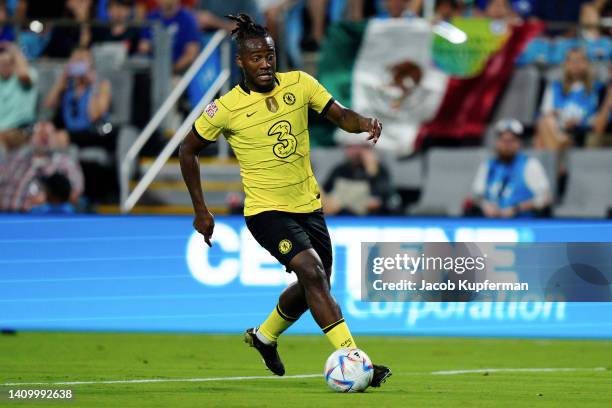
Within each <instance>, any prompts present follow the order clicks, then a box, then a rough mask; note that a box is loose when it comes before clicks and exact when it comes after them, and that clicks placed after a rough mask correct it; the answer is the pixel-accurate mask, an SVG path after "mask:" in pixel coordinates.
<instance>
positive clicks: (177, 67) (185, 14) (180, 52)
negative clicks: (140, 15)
mask: <svg viewBox="0 0 612 408" xmlns="http://www.w3.org/2000/svg"><path fill="white" fill-rule="evenodd" d="M157 3H158V4H159V10H157V11H154V12H152V13H151V14H150V15H149V21H151V22H156V21H159V22H161V24H162V25H163V26H164V27H165V28H166V29H167V30H168V31H171V32H174V36H173V44H172V63H173V64H174V65H173V71H174V73H175V74H181V73H182V72H184V71H185V70H186V69H187V68H189V66H190V65H191V63H192V62H193V61H194V60H195V59H196V57H197V56H198V53H199V51H200V43H201V38H200V33H199V31H198V24H197V22H196V19H195V17H194V16H193V14H192V13H191V12H190V11H188V10H187V9H185V8H183V7H182V6H181V3H180V0H157ZM151 40H152V33H151V30H150V29H147V30H145V31H144V34H143V38H142V40H141V41H140V46H139V50H140V52H141V53H143V54H149V53H150V52H151Z"/></svg>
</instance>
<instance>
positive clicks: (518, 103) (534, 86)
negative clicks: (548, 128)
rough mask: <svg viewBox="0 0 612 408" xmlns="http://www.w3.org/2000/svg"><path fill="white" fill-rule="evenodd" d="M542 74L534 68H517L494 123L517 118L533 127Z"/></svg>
mask: <svg viewBox="0 0 612 408" xmlns="http://www.w3.org/2000/svg"><path fill="white" fill-rule="evenodd" d="M539 87H540V74H539V72H538V69H537V68H536V67H534V66H527V67H522V68H517V69H516V70H515V71H514V74H513V75H512V79H511V80H510V83H509V84H508V86H507V88H506V91H505V93H504V95H503V97H502V100H501V101H500V102H499V106H498V107H497V109H496V112H495V115H494V118H493V122H496V121H497V120H499V119H502V118H515V119H517V120H519V121H520V122H521V123H522V124H523V125H524V126H532V125H533V123H534V118H535V112H536V110H537V103H538V93H539Z"/></svg>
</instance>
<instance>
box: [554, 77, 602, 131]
mask: <svg viewBox="0 0 612 408" xmlns="http://www.w3.org/2000/svg"><path fill="white" fill-rule="evenodd" d="M601 87H602V84H601V83H598V82H596V83H594V84H593V89H592V90H591V91H590V92H589V91H588V90H587V89H586V87H584V86H582V87H572V89H570V90H569V92H568V93H564V92H563V83H562V82H561V81H554V82H553V83H552V84H551V85H550V91H549V92H551V93H552V95H551V96H552V109H553V110H555V111H559V114H560V117H561V120H562V121H565V120H569V119H574V120H578V126H580V127H581V128H583V129H586V128H589V127H590V122H591V119H592V118H593V116H594V115H595V113H597V106H598V104H599V94H600V92H601Z"/></svg>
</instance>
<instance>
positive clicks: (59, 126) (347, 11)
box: [0, 0, 612, 216]
mask: <svg viewBox="0 0 612 408" xmlns="http://www.w3.org/2000/svg"><path fill="white" fill-rule="evenodd" d="M426 3H427V2H426V1H424V0H302V1H300V0H232V1H227V0H45V1H34V0H0V100H1V101H2V103H1V104H0V211H15V212H28V211H35V212H51V213H72V212H74V211H79V210H83V209H84V208H87V207H88V205H90V204H91V203H92V202H93V203H95V202H104V201H105V200H106V201H110V202H116V200H117V196H116V194H114V195H113V194H111V195H110V196H104V195H102V196H100V195H96V194H94V193H88V191H89V192H92V191H95V190H100V189H101V188H102V189H103V188H104V186H103V184H100V185H99V184H98V183H99V182H100V179H99V178H96V171H95V170H92V169H91V166H89V164H87V163H83V161H82V160H81V158H80V157H79V155H78V154H77V152H78V149H79V148H84V147H89V146H96V147H99V148H102V149H104V150H106V151H108V152H111V153H112V152H113V151H114V150H115V149H116V144H117V142H116V139H117V129H116V128H113V126H111V125H110V115H111V114H112V104H111V100H112V95H113V92H114V90H113V89H112V86H111V84H110V82H109V81H108V80H106V79H104V78H102V77H101V76H100V75H98V72H97V70H96V66H95V63H94V58H93V57H92V53H91V47H92V46H93V45H95V44H103V43H104V44H105V43H109V42H110V43H116V44H121V45H122V46H123V47H124V48H125V50H126V53H127V54H128V55H129V56H138V57H142V58H148V57H149V56H150V55H151V53H152V52H153V46H152V40H153V39H152V32H151V28H150V25H148V24H150V23H152V22H158V23H161V25H162V26H163V27H165V28H166V29H167V30H169V31H171V32H172V33H173V36H172V52H171V58H172V70H173V72H174V73H175V74H177V75H180V74H181V73H183V72H184V71H185V70H186V69H187V68H189V66H190V65H191V64H192V62H193V61H194V60H195V58H196V57H197V55H198V53H199V52H200V50H201V48H202V44H203V39H202V35H203V33H206V32H212V31H215V30H219V29H222V30H231V29H232V28H233V24H232V23H231V22H230V21H229V20H228V19H226V18H225V17H224V16H225V15H227V14H232V13H238V12H246V13H249V14H251V15H253V16H256V18H257V19H258V20H259V21H262V22H264V23H265V24H266V25H267V27H268V28H269V29H270V31H271V33H272V35H273V36H274V37H275V38H276V39H282V37H283V36H285V34H286V33H287V31H288V30H291V31H292V32H294V31H295V32H297V33H299V35H298V36H297V37H295V38H297V41H289V40H287V41H282V42H281V41H279V44H283V47H285V48H284V49H282V52H285V53H286V54H287V55H288V57H289V58H288V61H289V66H290V67H298V68H299V67H300V64H301V57H300V55H302V54H303V53H304V52H316V51H317V50H318V49H319V47H320V45H321V43H322V41H323V40H324V38H325V32H326V29H327V27H328V26H329V25H330V24H333V23H334V22H338V21H342V20H350V21H360V20H363V19H368V18H385V19H386V18H413V17H415V16H423V15H424V13H425V7H426V6H427V5H426ZM433 13H434V19H435V20H449V19H452V18H453V17H460V16H463V17H480V16H482V17H487V18H491V19H496V20H499V19H503V20H507V21H520V20H528V19H540V20H543V21H546V22H547V23H548V26H547V30H546V32H545V33H544V35H542V36H541V37H539V38H536V39H535V40H533V41H532V42H531V43H530V44H529V45H528V46H527V48H526V50H525V51H524V53H523V55H522V56H521V57H520V59H519V61H518V62H517V63H518V64H520V65H525V64H541V65H548V66H551V65H552V66H554V65H559V66H561V67H562V68H561V69H562V75H561V78H559V79H554V80H551V81H549V83H547V85H546V90H545V93H544V96H543V98H542V99H543V101H542V105H541V108H540V113H539V120H538V122H537V126H536V128H535V129H533V131H531V130H530V131H529V132H528V131H526V130H525V129H523V128H522V126H521V124H520V123H516V121H512V120H509V121H505V122H504V123H500V124H499V128H496V129H497V130H496V135H497V138H498V139H497V140H496V145H495V146H496V154H497V157H498V159H499V160H498V161H499V163H496V162H490V163H488V164H483V167H482V168H481V170H480V171H479V172H478V176H477V180H475V184H474V194H473V196H474V197H473V198H474V206H473V208H474V210H473V211H476V212H480V213H481V214H484V215H486V216H516V215H520V214H523V215H525V214H533V213H534V211H537V210H541V209H543V208H545V207H546V206H547V205H549V204H550V193H549V192H548V191H546V190H547V188H549V187H548V183H536V184H537V185H534V184H533V182H532V180H525V182H524V183H523V188H524V189H525V190H526V191H527V190H533V191H532V193H533V194H532V195H530V196H529V197H530V199H529V200H523V201H522V202H518V204H517V201H516V199H515V200H510V201H508V199H507V198H506V201H503V199H501V198H502V197H503V196H504V186H503V185H504V180H506V182H505V183H506V184H508V181H507V180H508V178H509V177H510V176H508V174H510V173H512V172H523V171H524V169H525V168H527V169H528V171H527V173H529V174H532V173H533V174H536V176H533V177H536V178H539V179H541V178H542V177H544V176H542V175H541V172H540V170H541V169H539V167H538V164H537V163H536V164H534V162H533V160H531V159H529V158H528V157H523V156H522V155H521V153H520V151H521V148H522V146H523V145H524V144H530V145H533V147H535V148H539V149H547V150H551V151H554V152H557V153H558V154H559V155H560V157H563V154H564V152H565V151H567V150H568V149H571V148H572V147H573V146H605V145H608V144H609V142H610V141H609V136H610V132H611V128H612V126H611V125H612V87H611V86H610V84H609V83H602V82H600V81H599V80H598V78H596V77H595V76H594V74H593V64H594V63H596V64H602V63H607V62H608V61H609V60H610V57H611V54H612V45H611V42H610V41H611V40H610V34H611V30H610V25H607V26H605V25H602V19H605V18H610V17H612V1H609V0H593V1H586V0H564V1H560V0H437V1H436V2H435V7H434V9H433ZM577 23H580V25H577ZM288 38H294V37H293V36H288ZM45 59H55V60H57V59H60V60H62V61H65V65H64V69H63V72H62V74H61V75H59V76H58V79H57V80H56V81H55V83H54V84H53V86H52V87H51V89H50V90H49V92H48V93H46V94H45V95H39V93H38V91H37V83H38V81H39V78H38V76H37V72H36V70H35V69H33V67H32V64H31V62H32V61H41V60H45ZM40 106H43V107H44V108H45V109H48V110H50V111H52V112H53V115H52V117H50V118H41V117H40V115H38V111H39V107H40ZM509 119H511V118H509ZM509 152H510V153H509ZM516 157H519V158H520V161H521V164H520V165H516V163H515V161H514V159H515V158H516ZM513 163H515V164H513ZM560 163H561V164H560V166H559V177H563V176H564V175H565V174H566V172H567V169H566V168H565V167H564V164H563V160H561V161H560ZM487 166H488V167H487ZM534 172H535V173H534ZM527 173H521V175H524V174H527ZM528 178H529V177H528ZM355 181H358V182H359V183H360V184H359V183H358V184H359V185H360V186H359V187H358V188H357V189H355V188H348V187H347V186H348V185H349V184H350V183H351V182H355ZM347 182H348V183H349V184H347ZM321 183H322V184H323V185H324V187H325V188H324V189H325V191H326V192H327V194H326V196H327V197H328V199H327V200H326V211H327V212H328V213H349V214H372V213H376V214H385V213H393V212H394V211H396V209H395V205H394V204H393V203H394V202H395V200H394V199H393V197H394V194H395V192H394V191H393V187H392V185H391V182H390V176H389V172H388V170H387V169H386V168H385V166H384V165H383V164H382V163H380V159H379V158H377V156H376V153H374V152H373V151H372V150H370V149H369V148H368V147H367V146H362V145H351V146H347V147H346V162H344V163H338V166H337V168H335V169H334V171H333V172H332V174H331V176H330V178H329V180H321ZM353 187H354V186H353ZM110 188H111V189H112V187H110ZM500 190H501V192H500ZM84 194H85V196H84ZM351 194H357V196H358V197H359V199H356V198H354V199H351V198H350V197H351ZM525 194H526V193H525ZM534 197H535V198H534ZM508 203H510V204H508Z"/></svg>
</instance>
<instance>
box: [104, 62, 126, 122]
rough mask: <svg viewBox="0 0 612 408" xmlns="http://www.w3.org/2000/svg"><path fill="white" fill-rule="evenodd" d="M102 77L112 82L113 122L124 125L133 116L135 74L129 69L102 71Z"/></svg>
mask: <svg viewBox="0 0 612 408" xmlns="http://www.w3.org/2000/svg"><path fill="white" fill-rule="evenodd" d="M99 75H100V78H103V79H107V80H109V81H110V83H111V93H112V96H111V98H112V100H111V109H110V111H111V122H112V123H113V124H115V125H124V124H128V123H130V122H131V118H132V93H133V89H134V76H133V74H132V72H131V71H129V70H112V71H102V72H100V73H99Z"/></svg>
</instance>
